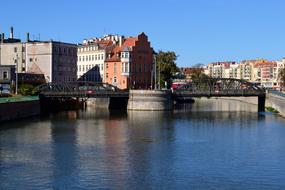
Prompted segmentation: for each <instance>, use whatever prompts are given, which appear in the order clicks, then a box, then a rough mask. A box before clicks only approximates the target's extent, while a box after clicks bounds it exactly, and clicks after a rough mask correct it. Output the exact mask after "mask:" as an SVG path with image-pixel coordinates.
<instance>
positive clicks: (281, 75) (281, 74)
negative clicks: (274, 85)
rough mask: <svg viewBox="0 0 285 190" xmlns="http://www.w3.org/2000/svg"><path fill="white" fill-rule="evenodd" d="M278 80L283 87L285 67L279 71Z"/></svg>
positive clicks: (284, 83)
mask: <svg viewBox="0 0 285 190" xmlns="http://www.w3.org/2000/svg"><path fill="white" fill-rule="evenodd" d="M278 80H279V81H280V84H281V87H284V86H285V67H284V68H282V69H280V71H279V73H278Z"/></svg>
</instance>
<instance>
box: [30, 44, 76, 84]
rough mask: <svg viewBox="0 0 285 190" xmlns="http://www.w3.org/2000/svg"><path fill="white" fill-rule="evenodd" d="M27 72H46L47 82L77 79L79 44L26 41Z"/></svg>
mask: <svg viewBox="0 0 285 190" xmlns="http://www.w3.org/2000/svg"><path fill="white" fill-rule="evenodd" d="M26 51H27V52H26V72H27V73H33V74H44V76H45V79H46V81H47V82H69V81H76V72H77V45H75V44H69V43H63V42H56V41H29V42H27V43H26Z"/></svg>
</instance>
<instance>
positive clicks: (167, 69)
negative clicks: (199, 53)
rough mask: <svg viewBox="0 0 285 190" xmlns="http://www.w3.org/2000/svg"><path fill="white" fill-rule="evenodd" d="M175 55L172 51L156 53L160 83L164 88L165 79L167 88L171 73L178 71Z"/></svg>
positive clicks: (169, 83)
mask: <svg viewBox="0 0 285 190" xmlns="http://www.w3.org/2000/svg"><path fill="white" fill-rule="evenodd" d="M176 60H177V55H176V53H175V52H173V51H167V52H163V51H161V50H160V51H159V52H158V54H157V55H156V64H157V65H156V66H157V71H158V72H160V85H161V87H163V88H165V81H166V82H167V84H168V88H169V87H170V85H171V79H172V77H173V75H174V74H175V73H176V72H178V71H179V68H178V67H177V65H176Z"/></svg>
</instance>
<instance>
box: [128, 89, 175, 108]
mask: <svg viewBox="0 0 285 190" xmlns="http://www.w3.org/2000/svg"><path fill="white" fill-rule="evenodd" d="M172 108H173V100H172V93H171V91H170V90H164V91H162V90H130V92H129V101H128V110H137V111H162V110H172Z"/></svg>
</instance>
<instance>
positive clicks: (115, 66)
mask: <svg viewBox="0 0 285 190" xmlns="http://www.w3.org/2000/svg"><path fill="white" fill-rule="evenodd" d="M114 74H117V64H116V63H114Z"/></svg>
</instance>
